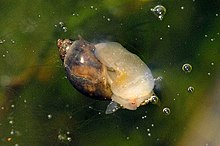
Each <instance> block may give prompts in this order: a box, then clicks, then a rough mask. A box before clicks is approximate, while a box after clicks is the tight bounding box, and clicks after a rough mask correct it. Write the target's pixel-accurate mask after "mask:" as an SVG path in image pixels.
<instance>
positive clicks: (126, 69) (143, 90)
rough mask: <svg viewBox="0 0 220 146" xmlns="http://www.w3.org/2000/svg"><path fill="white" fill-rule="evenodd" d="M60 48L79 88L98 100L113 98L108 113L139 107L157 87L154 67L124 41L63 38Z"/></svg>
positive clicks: (67, 69) (73, 83)
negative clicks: (125, 45) (98, 41)
mask: <svg viewBox="0 0 220 146" xmlns="http://www.w3.org/2000/svg"><path fill="white" fill-rule="evenodd" d="M58 48H59V52H60V57H61V60H63V62H64V66H65V69H66V73H67V78H68V79H69V81H70V82H71V84H72V85H73V86H74V87H75V88H76V89H77V90H78V91H80V92H81V93H83V94H85V95H87V96H90V97H92V98H94V99H99V100H111V102H110V104H109V105H108V106H107V109H106V114H110V113H113V112H115V111H116V110H118V109H119V108H121V107H122V108H125V109H129V110H136V109H137V108H138V107H139V106H141V105H144V104H146V103H148V102H149V101H150V99H151V97H152V95H153V88H154V79H153V76H152V73H151V71H150V69H149V68H148V67H147V65H146V64H145V63H144V62H143V61H142V60H141V59H140V58H139V57H138V56H137V55H135V54H133V53H131V52H129V51H128V50H126V49H125V48H124V47H123V46H122V45H121V44H119V43H116V42H106V43H98V44H95V45H93V44H91V43H89V42H87V41H85V40H83V39H79V40H76V41H71V40H69V39H64V40H61V39H59V40H58Z"/></svg>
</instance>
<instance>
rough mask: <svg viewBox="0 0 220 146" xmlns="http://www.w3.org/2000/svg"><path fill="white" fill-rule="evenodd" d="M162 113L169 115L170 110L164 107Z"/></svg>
mask: <svg viewBox="0 0 220 146" xmlns="http://www.w3.org/2000/svg"><path fill="white" fill-rule="evenodd" d="M163 113H165V114H166V115H169V114H170V109H169V108H168V107H165V108H164V109H163Z"/></svg>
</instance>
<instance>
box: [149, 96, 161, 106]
mask: <svg viewBox="0 0 220 146" xmlns="http://www.w3.org/2000/svg"><path fill="white" fill-rule="evenodd" d="M150 101H151V102H152V103H153V104H157V103H158V102H159V98H158V97H157V96H155V95H153V96H151V99H150Z"/></svg>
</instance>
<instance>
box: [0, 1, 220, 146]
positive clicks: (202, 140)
mask: <svg viewBox="0 0 220 146" xmlns="http://www.w3.org/2000/svg"><path fill="white" fill-rule="evenodd" d="M0 5H1V6H2V9H1V13H0V18H1V20H2V21H1V23H0V27H1V32H0V145H3V146H7V145H14V146H21V145H36V146H39V145H80V146H81V145H83V146H84V145H94V144H95V145H127V146H129V145H131V146H133V145H139V146H141V145H143V146H144V145H167V146H170V145H180V146H181V145H212V146H215V145H218V143H219V126H218V125H219V124H218V123H219V112H220V110H219V98H218V97H219V94H220V93H219V71H220V69H219V67H220V65H219V61H220V60H219V58H220V48H219V44H220V41H219V40H220V38H219V37H220V35H219V33H220V27H219V26H220V19H219V18H220V17H219V10H220V8H219V6H220V3H219V2H218V1H214V0H213V1H212V0H211V1H210V0H209V1H208V0H205V1H194V0H191V1H166V2H165V1H164V2H162V3H160V2H158V1H149V0H142V1H129V0H128V1H122V2H118V1H109V0H104V1H102V2H98V3H97V2H93V1H66V2H64V3H60V2H59V1H53V2H52V1H51V2H50V1H47V2H46V1H43V0H39V1H36V2H32V1H26V2H22V3H20V2H19V1H12V0H8V1H1V2H0ZM157 5H163V6H164V7H165V8H166V14H165V16H164V19H163V20H162V21H159V20H158V18H157V17H155V15H154V14H153V13H152V11H151V8H154V7H155V6H157ZM79 34H80V35H82V36H83V37H84V38H85V39H86V40H88V41H90V42H94V43H99V42H106V41H116V42H119V43H120V44H122V45H123V46H124V47H125V48H127V49H128V50H129V51H131V52H132V53H135V54H137V55H138V56H139V57H140V58H141V59H142V60H143V61H144V62H145V63H146V64H147V65H148V66H149V68H151V70H152V74H153V75H154V77H155V78H156V77H158V76H160V77H162V78H163V80H162V81H161V82H160V83H159V85H158V86H156V88H155V93H156V95H157V96H158V98H159V101H160V104H156V105H153V104H149V105H145V106H142V107H140V108H139V109H138V110H136V111H128V110H123V109H122V110H120V111H118V112H117V113H114V114H112V115H106V114H105V108H106V106H107V104H108V102H105V101H96V100H93V99H90V98H88V97H85V96H83V95H82V94H80V93H79V92H77V91H76V90H75V89H74V88H73V87H72V86H71V85H70V84H69V82H68V80H67V78H66V75H65V72H64V68H63V66H62V63H61V61H60V59H59V55H58V51H57V47H56V40H57V39H58V38H73V39H74V38H75V39H76V38H77V36H78V35H79ZM184 65H185V66H184ZM186 65H187V66H186ZM183 66H184V67H183ZM192 68H193V69H192Z"/></svg>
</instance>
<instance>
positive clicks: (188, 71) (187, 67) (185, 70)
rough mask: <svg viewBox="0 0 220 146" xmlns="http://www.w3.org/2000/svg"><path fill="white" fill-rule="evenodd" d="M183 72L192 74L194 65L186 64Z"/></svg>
mask: <svg viewBox="0 0 220 146" xmlns="http://www.w3.org/2000/svg"><path fill="white" fill-rule="evenodd" d="M182 70H183V71H184V72H186V73H190V72H191V71H192V65H190V64H188V63H186V64H184V65H183V66H182Z"/></svg>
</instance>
